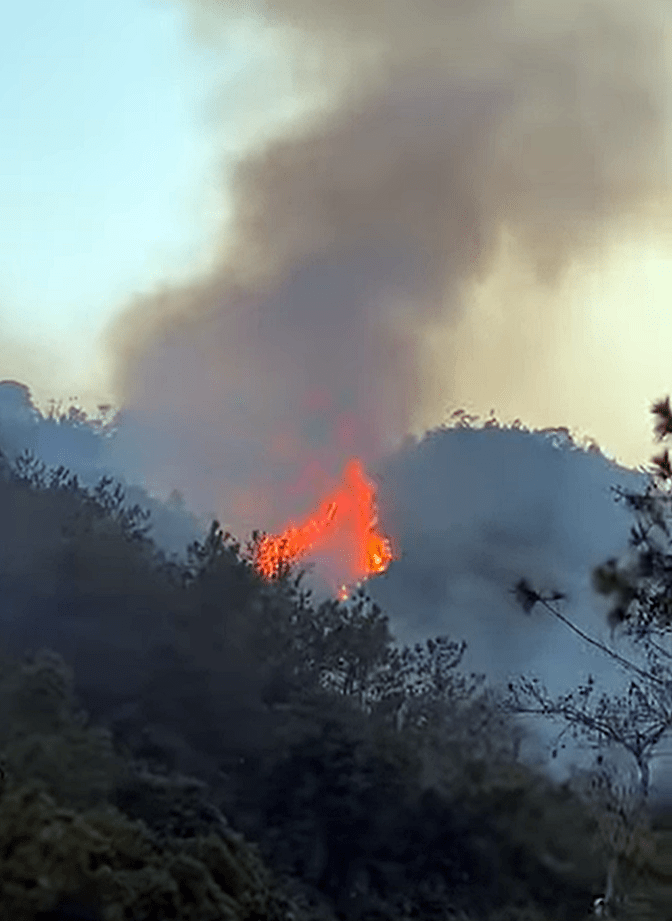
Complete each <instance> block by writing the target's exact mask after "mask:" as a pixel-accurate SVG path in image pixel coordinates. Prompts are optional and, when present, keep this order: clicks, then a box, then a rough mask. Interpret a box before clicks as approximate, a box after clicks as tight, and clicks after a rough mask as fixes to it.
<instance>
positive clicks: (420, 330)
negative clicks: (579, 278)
mask: <svg viewBox="0 0 672 921" xmlns="http://www.w3.org/2000/svg"><path fill="white" fill-rule="evenodd" d="M185 6H186V8H187V10H188V13H189V22H190V23H191V30H192V36H193V37H194V40H195V41H196V40H198V41H203V40H204V39H206V40H207V41H208V42H210V43H211V44H212V45H213V46H214V47H215V48H217V47H221V49H222V54H224V53H225V48H226V35H227V28H228V27H229V26H230V24H231V23H232V22H234V21H235V16H236V14H237V8H238V4H233V3H226V2H222V3H215V2H195V0H193V2H187V0H185ZM247 12H248V14H249V15H252V16H257V17H259V20H260V22H264V23H265V24H266V25H267V26H268V27H270V28H273V29H274V30H275V32H274V34H275V36H276V39H277V42H278V43H279V46H280V47H282V49H283V53H285V54H286V59H287V61H289V62H290V64H291V66H292V67H294V69H295V74H296V86H297V89H298V91H300V92H302V93H303V94H304V95H305V96H306V98H309V97H310V94H311V92H313V93H314V94H315V98H316V99H317V98H318V92H319V94H321V95H319V98H320V99H321V100H322V101H321V102H320V104H319V105H318V104H316V106H315V110H314V111H312V112H311V113H309V114H305V115H304V116H302V117H301V118H298V119H296V120H294V122H291V123H289V124H287V123H285V124H284V125H283V126H282V127H281V128H278V129H277V131H276V132H275V134H273V133H271V136H270V137H269V136H266V137H265V138H264V139H263V141H262V140H259V142H258V143H256V144H252V146H251V147H250V148H249V149H247V150H246V151H245V152H244V153H241V155H240V157H239V159H238V161H237V162H236V163H235V165H234V168H233V171H232V172H226V175H225V170H224V165H223V160H224V158H223V159H222V172H221V176H220V179H219V181H220V182H221V185H222V188H224V187H226V189H227V190H228V192H229V194H230V196H231V202H232V205H233V210H232V218H231V220H230V222H229V223H228V224H226V225H225V224H224V220H222V229H221V239H220V240H219V242H218V245H217V247H216V249H215V252H216V256H215V258H213V260H212V264H211V266H210V268H209V270H208V271H207V272H204V273H203V274H201V275H200V276H199V277H197V278H195V279H193V280H192V281H191V282H190V283H188V284H187V283H183V284H181V285H179V286H175V287H164V288H161V289H159V290H157V291H154V292H152V293H151V294H146V295H142V296H138V297H137V298H135V299H134V300H133V301H132V302H131V303H128V304H127V305H126V306H125V309H124V310H123V311H122V312H121V313H120V314H119V317H118V319H117V320H116V321H115V323H114V324H113V325H112V327H111V328H110V329H109V331H108V336H107V342H108V352H109V354H110V357H111V361H112V366H113V381H114V389H115V391H116V395H117V398H118V400H119V403H120V405H121V406H122V407H123V415H124V416H125V420H126V424H127V426H128V427H129V431H130V428H131V427H133V426H135V434H136V440H134V441H133V447H131V442H130V441H129V442H128V444H127V446H126V448H123V446H122V445H121V443H120V446H119V451H120V452H123V451H124V450H125V451H126V456H125V457H124V462H125V464H126V465H127V466H128V465H129V464H130V463H131V461H132V462H133V463H134V464H135V465H136V466H137V469H138V471H139V472H142V473H143V474H144V475H145V476H147V477H148V478H149V479H151V480H152V481H153V484H154V486H156V487H158V488H162V489H164V490H165V491H166V493H167V492H168V491H169V490H170V489H171V488H173V487H177V488H179V489H181V490H183V492H184V494H185V497H186V498H187V499H188V501H189V503H190V504H192V505H193V506H194V507H196V508H198V509H199V510H200V511H203V512H210V511H216V512H218V514H219V517H220V520H222V519H224V520H225V521H226V523H228V524H230V525H231V526H232V527H233V528H236V529H237V530H238V531H239V533H241V536H242V532H245V531H247V530H249V529H251V528H252V527H268V528H273V527H278V526H279V525H281V524H282V522H283V520H284V519H285V517H286V516H288V515H296V514H301V513H302V512H303V511H305V503H306V502H312V501H314V500H315V498H316V497H317V495H318V492H319V491H321V490H323V489H324V488H326V486H327V484H328V483H330V482H331V481H332V480H333V477H334V476H337V475H338V473H339V472H340V470H341V469H342V467H343V464H344V462H345V461H346V460H347V458H348V457H349V456H351V455H353V454H356V455H358V456H359V457H361V458H362V459H363V461H364V462H365V464H366V463H369V464H372V463H374V462H375V461H376V460H377V459H379V458H381V457H382V456H383V455H385V454H386V453H388V452H389V451H391V450H392V449H394V448H395V447H396V446H397V445H398V444H399V443H400V441H401V439H402V438H403V437H404V435H406V434H407V432H408V431H409V428H410V425H411V420H412V417H413V412H414V409H416V408H417V406H418V403H419V401H420V400H421V398H422V394H423V393H424V392H425V391H426V390H427V389H428V388H431V387H432V386H433V384H434V383H435V382H433V375H434V374H435V373H436V369H435V368H430V367H429V366H428V365H427V362H426V361H425V360H424V345H425V342H426V339H427V337H428V336H430V335H431V330H432V325H433V324H435V323H437V322H444V323H445V322H448V323H451V322H457V320H458V319H459V318H460V316H461V315H462V314H463V313H464V311H468V310H469V301H468V297H467V296H466V294H465V292H466V291H467V289H468V285H469V283H470V282H472V281H473V280H474V279H484V278H486V277H487V276H488V273H489V272H490V271H491V270H492V266H493V262H494V260H495V257H496V255H497V252H498V247H499V245H500V242H501V239H502V234H503V233H504V232H506V233H508V234H510V235H512V236H513V238H514V239H515V240H516V241H517V243H518V245H519V247H520V248H521V249H522V252H523V253H524V254H525V257H526V258H527V259H528V260H529V265H530V266H531V267H532V269H533V271H534V273H535V277H536V279H537V281H538V282H539V283H540V285H541V288H540V290H541V291H543V290H547V291H548V292H553V291H554V290H555V289H557V286H558V285H559V284H560V281H561V280H562V277H563V273H564V272H565V271H566V269H567V267H568V266H569V265H570V263H571V261H572V259H573V258H575V257H576V256H577V255H578V254H582V255H585V254H586V253H587V252H590V250H591V249H592V248H595V249H597V248H599V247H600V246H601V245H603V243H604V240H605V239H606V238H608V237H609V236H610V235H618V233H619V232H620V228H622V227H623V226H624V225H625V224H630V225H632V224H633V223H635V224H637V223H638V222H641V223H642V226H643V227H644V225H646V227H647V229H649V230H650V229H652V228H651V224H652V222H653V221H655V217H652V213H653V211H652V209H651V203H652V202H655V201H657V200H662V198H664V196H665V195H666V194H668V188H667V184H668V181H667V177H666V174H665V156H664V154H665V139H666V131H667V125H668V113H667V109H666V105H667V103H666V97H667V76H666V73H665V67H664V57H663V56H664V47H665V35H666V29H665V27H664V26H665V21H664V19H663V12H662V8H659V7H658V6H657V5H656V4H655V3H648V4H641V3H640V4H638V3H634V2H629V3H625V2H617V0H609V2H604V3H597V2H592V0H591V2H569V3H565V4H562V5H559V4H557V3H555V2H553V3H551V2H546V0H543V2H535V3H509V2H503V0H468V2H467V0H460V2H452V0H441V2H433V0H422V2H417V0H416V2H413V3H410V2H406V3H400V2H394V3H392V2H389V0H351V2H349V3H348V2H336V0H317V2H315V0H310V2H307V0H279V2H276V0H274V2H273V3H269V4H268V5H267V4H265V3H262V2H259V0H255V2H251V3H250V4H247ZM264 91H265V92H267V94H268V99H269V105H271V106H272V104H273V103H274V102H278V103H280V102H282V100H281V99H276V96H277V94H278V92H279V91H278V90H277V89H276V88H275V87H274V86H273V85H270V83H269V85H268V86H267V87H264ZM325 99H326V102H325V101H324V100H325ZM204 130H206V129H204ZM215 143H216V141H215V140H214V136H213V144H215ZM653 229H654V231H655V228H653ZM513 296H514V295H511V297H512V300H511V302H509V303H506V304H505V305H504V309H505V310H506V311H511V312H514V313H515V311H516V309H517V304H516V302H515V300H514V299H513ZM551 309H553V310H559V309H562V306H561V305H558V304H557V303H556V302H555V301H554V300H553V299H552V298H550V297H549V299H548V301H545V300H544V298H543V297H541V298H540V302H539V305H538V310H539V312H540V314H542V315H543V312H544V311H548V310H551ZM540 329H541V330H543V323H542V324H540ZM542 335H543V332H540V336H542ZM540 345H543V343H540ZM447 360H448V359H447ZM501 360H502V362H508V363H510V364H512V365H513V364H515V363H516V362H517V361H520V360H522V356H521V355H516V353H515V350H514V351H513V352H511V351H507V354H506V355H503V356H502V357H501ZM448 378H449V375H448ZM450 401H451V394H450V392H449V391H447V392H446V393H445V403H446V406H449V405H450ZM437 421H439V420H437ZM565 421H567V420H557V424H561V423H562V422H565ZM143 445H144V447H143Z"/></svg>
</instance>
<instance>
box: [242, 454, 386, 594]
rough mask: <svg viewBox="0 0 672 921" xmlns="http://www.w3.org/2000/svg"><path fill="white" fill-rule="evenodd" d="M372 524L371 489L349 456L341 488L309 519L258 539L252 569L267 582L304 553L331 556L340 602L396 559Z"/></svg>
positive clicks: (375, 517) (374, 521) (374, 518)
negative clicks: (336, 568) (337, 574)
mask: <svg viewBox="0 0 672 921" xmlns="http://www.w3.org/2000/svg"><path fill="white" fill-rule="evenodd" d="M377 524H378V515H377V512H376V506H375V489H374V487H373V485H372V484H371V483H370V482H369V481H368V480H367V479H366V478H365V476H364V471H363V469H362V464H361V463H360V461H358V460H357V459H356V458H354V459H352V460H351V461H349V462H348V464H347V465H346V467H345V470H344V472H343V482H342V485H341V486H340V487H339V488H338V489H337V490H336V492H335V493H334V494H333V495H331V496H329V497H328V498H327V499H325V501H324V502H323V503H322V504H321V505H320V507H319V509H318V510H317V511H316V512H315V513H314V514H313V515H310V516H309V517H308V518H307V519H306V520H305V521H304V522H303V523H302V524H295V523H294V522H289V524H288V525H287V526H286V527H285V528H284V529H283V530H282V531H281V533H280V534H275V535H271V536H266V537H264V538H262V540H261V541H260V542H259V545H258V547H257V552H256V557H255V565H256V567H257V569H258V570H259V572H261V573H262V574H263V575H264V576H265V577H266V578H267V579H270V578H272V577H273V576H274V575H276V574H277V573H278V571H279V569H280V566H281V564H283V563H284V564H290V563H294V562H296V561H297V560H299V559H300V558H302V557H304V556H307V555H308V554H316V553H320V555H325V554H326V555H327V556H329V557H330V558H331V559H334V558H337V560H338V566H339V569H340V570H341V579H339V580H338V581H339V582H340V585H339V586H338V589H337V595H338V597H339V598H340V599H341V600H345V598H347V596H348V594H349V589H348V586H353V585H355V584H356V583H358V582H360V581H362V580H363V579H367V578H368V577H369V576H371V575H374V574H376V573H381V572H384V571H385V570H386V569H387V567H388V566H389V564H390V561H391V560H393V559H398V556H397V555H396V554H395V553H394V552H393V550H392V547H391V544H390V540H389V538H387V537H385V535H383V534H381V533H380V532H379V531H378V529H377ZM343 569H345V572H346V575H345V582H343V581H342V578H343V577H342V570H343Z"/></svg>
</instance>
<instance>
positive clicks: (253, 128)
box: [0, 0, 291, 408]
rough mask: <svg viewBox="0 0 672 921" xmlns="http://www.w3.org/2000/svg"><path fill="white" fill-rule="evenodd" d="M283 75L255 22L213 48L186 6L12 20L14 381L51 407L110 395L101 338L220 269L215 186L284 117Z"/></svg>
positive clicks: (5, 302)
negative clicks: (146, 306) (169, 292)
mask: <svg viewBox="0 0 672 921" xmlns="http://www.w3.org/2000/svg"><path fill="white" fill-rule="evenodd" d="M269 69H270V71H272V72H273V75H274V80H275V81H276V84H277V82H278V81H279V82H280V83H281V82H282V78H281V75H278V73H277V72H276V65H275V63H274V52H273V48H272V45H271V44H270V43H268V42H267V41H265V40H264V37H263V36H262V34H261V31H260V29H259V28H256V29H255V28H254V27H253V26H251V25H250V23H249V22H247V21H246V20H243V19H242V18H238V19H237V20H236V22H235V23H232V25H231V27H230V28H229V29H227V35H226V38H225V40H224V44H223V47H222V45H220V46H218V48H217V49H216V51H213V49H209V48H208V47H206V46H205V45H203V44H202V43H199V42H197V41H195V40H194V36H193V35H192V30H191V26H190V22H189V19H188V17H187V16H186V15H185V11H184V8H183V7H182V6H181V5H180V4H177V3H162V2H149V0H121V2H120V3H118V4H114V5H113V6H110V5H106V4H91V3H86V2H83V0H68V2H67V3H63V4H54V3H51V2H49V0H30V2H27V3H25V4H24V3H22V4H12V5H11V6H10V7H9V8H8V10H7V11H6V12H5V16H4V19H3V29H2V32H1V34H0V77H1V79H0V125H2V126H3V127H2V132H1V133H2V139H3V140H2V144H1V145H0V254H1V255H0V365H1V366H2V370H1V371H0V377H5V378H13V379H18V380H20V381H25V382H26V383H28V384H29V385H30V386H31V389H32V390H33V392H34V395H35V397H36V399H37V400H38V402H40V403H41V404H42V405H44V402H45V401H46V400H47V399H49V398H51V397H52V396H53V397H54V398H55V399H64V400H66V401H67V400H69V398H70V397H74V396H78V397H79V398H80V405H86V406H88V407H90V408H93V407H95V406H96V405H97V402H96V401H97V400H102V401H105V400H106V399H107V398H109V381H108V380H107V378H106V377H105V373H104V360H105V356H104V354H103V353H102V352H101V348H100V344H99V341H98V337H99V335H100V332H101V330H102V329H103V328H104V326H105V324H106V323H107V321H108V320H109V318H110V317H111V316H114V315H115V313H116V312H118V311H119V309H120V307H121V306H123V305H124V304H125V303H126V301H127V299H129V298H132V297H133V296H134V295H136V294H138V293H139V292H144V291H147V290H152V289H153V288H154V287H155V286H156V285H161V284H163V283H168V282H174V281H176V280H178V279H180V278H184V277H187V276H189V275H191V274H193V273H194V272H197V271H198V270H199V269H200V268H201V267H202V266H204V265H207V263H208V259H209V255H210V249H211V247H212V245H213V241H214V237H215V232H216V231H217V230H219V228H220V226H221V223H222V221H224V220H225V219H226V214H227V201H226V195H225V191H223V187H222V185H221V184H216V183H215V176H217V175H218V174H219V170H220V169H222V168H224V167H225V164H226V159H227V155H228V154H229V153H233V152H234V151H236V150H238V149H239V148H240V147H241V146H244V144H245V143H246V141H247V140H249V138H250V137H251V136H254V134H255V132H257V131H259V130H262V129H263V128H264V127H268V126H269V125H270V124H272V123H273V121H274V118H275V119H276V120H277V117H278V115H279V116H280V117H282V115H283V111H282V106H280V107H278V106H276V111H275V115H272V114H269V112H268V111H266V108H265V102H264V94H263V92H260V91H259V81H261V85H262V86H263V82H264V81H265V80H266V81H267V80H268V77H269ZM232 90H235V91H233V92H232ZM288 98H289V102H290V108H291V98H290V97H289V96H288ZM211 111H212V112H216V120H213V118H212V115H209V112H211ZM215 140H216V143H214V141H215ZM45 365H46V366H48V368H45ZM89 391H90V392H89Z"/></svg>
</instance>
